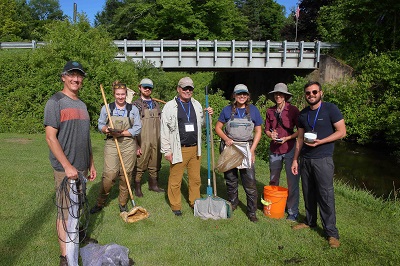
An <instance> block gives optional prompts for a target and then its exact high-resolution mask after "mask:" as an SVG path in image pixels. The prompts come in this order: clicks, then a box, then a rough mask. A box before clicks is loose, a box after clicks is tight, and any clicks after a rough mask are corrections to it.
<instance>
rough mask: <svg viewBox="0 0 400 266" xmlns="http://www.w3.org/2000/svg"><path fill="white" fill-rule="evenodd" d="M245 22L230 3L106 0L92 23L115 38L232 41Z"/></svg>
mask: <svg viewBox="0 0 400 266" xmlns="http://www.w3.org/2000/svg"><path fill="white" fill-rule="evenodd" d="M246 23H247V20H246V18H245V17H244V16H243V15H241V13H240V12H239V11H238V10H237V8H236V6H235V5H234V3H233V1H231V0H219V1H218V0H158V1H155V0H123V1H115V0H108V1H107V2H106V6H105V10H103V11H102V12H101V13H99V14H97V15H96V21H95V25H96V26H102V27H105V28H106V29H107V30H108V31H109V32H110V33H111V34H112V35H113V36H114V37H115V38H116V39H124V38H126V39H161V38H162V39H235V38H236V37H238V36H239V38H241V37H243V36H245V33H246V29H247V28H246Z"/></svg>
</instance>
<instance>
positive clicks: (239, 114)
mask: <svg viewBox="0 0 400 266" xmlns="http://www.w3.org/2000/svg"><path fill="white" fill-rule="evenodd" d="M236 110H237V113H238V116H239V118H243V117H244V114H245V113H246V109H244V110H243V113H242V114H241V113H240V110H239V108H237V109H236Z"/></svg>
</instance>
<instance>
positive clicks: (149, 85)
mask: <svg viewBox="0 0 400 266" xmlns="http://www.w3.org/2000/svg"><path fill="white" fill-rule="evenodd" d="M139 91H140V97H139V98H138V99H137V100H136V101H134V102H133V104H134V105H135V106H136V107H137V108H138V109H139V113H140V117H141V121H142V131H141V133H140V134H139V135H138V136H137V137H136V141H137V153H136V154H137V161H136V167H135V169H134V171H133V177H134V180H135V181H134V185H135V195H136V196H137V197H143V193H142V188H141V184H140V182H141V180H142V176H143V173H144V172H145V171H146V170H147V171H148V172H149V177H148V183H149V190H150V191H154V192H165V190H164V189H162V188H160V187H158V173H159V171H160V168H161V153H160V123H161V122H160V121H161V120H160V119H161V109H160V105H159V104H158V102H157V101H155V100H153V99H152V98H151V94H152V92H153V81H152V80H151V79H148V78H144V79H142V80H141V81H140V84H139Z"/></svg>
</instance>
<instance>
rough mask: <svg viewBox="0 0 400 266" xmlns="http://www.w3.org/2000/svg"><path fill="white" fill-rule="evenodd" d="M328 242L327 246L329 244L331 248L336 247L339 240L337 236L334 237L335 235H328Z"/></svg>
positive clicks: (338, 245)
mask: <svg viewBox="0 0 400 266" xmlns="http://www.w3.org/2000/svg"><path fill="white" fill-rule="evenodd" d="M328 243H329V246H330V247H331V248H338V247H340V241H339V239H337V238H335V237H333V236H330V237H328Z"/></svg>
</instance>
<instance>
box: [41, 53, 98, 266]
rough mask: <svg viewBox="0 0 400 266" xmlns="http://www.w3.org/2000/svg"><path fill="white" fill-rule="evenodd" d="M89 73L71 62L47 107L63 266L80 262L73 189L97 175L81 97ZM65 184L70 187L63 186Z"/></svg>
mask: <svg viewBox="0 0 400 266" xmlns="http://www.w3.org/2000/svg"><path fill="white" fill-rule="evenodd" d="M85 75H86V73H85V71H84V70H83V67H82V65H81V64H79V63H78V62H74V61H69V62H67V64H66V65H65V67H64V70H63V72H62V73H61V80H62V82H63V83H64V87H63V89H62V91H60V92H57V93H56V94H54V95H53V96H52V97H51V98H50V99H49V100H48V101H47V103H46V107H45V110H44V126H45V131H46V141H47V144H48V146H49V149H50V156H49V157H50V163H51V166H52V167H53V169H54V181H55V188H56V190H57V206H58V215H57V233H58V239H59V241H58V242H59V245H60V250H61V256H60V265H68V261H69V262H70V263H69V264H70V265H75V264H76V265H78V248H79V236H78V237H77V238H78V239H77V241H75V239H71V231H70V229H69V228H66V226H65V225H68V226H69V225H70V224H72V223H74V222H75V224H76V225H77V226H79V223H78V219H79V217H71V214H70V213H71V208H72V205H73V204H72V201H69V199H70V197H71V196H70V195H68V194H69V190H73V189H74V188H75V189H77V190H78V191H79V190H80V185H79V182H75V181H77V180H79V178H78V177H79V176H81V177H82V176H83V177H84V176H86V175H87V173H88V171H89V172H90V175H89V180H91V181H92V180H94V179H95V178H96V169H95V167H94V162H93V154H92V148H91V142H90V132H89V129H90V119H89V113H88V111H87V108H86V105H85V104H84V103H83V102H82V101H81V100H80V99H79V98H78V94H79V90H80V89H81V87H82V83H83V78H84V76H85ZM62 184H63V185H64V186H66V190H62V189H60V185H62ZM65 184H67V185H65ZM73 185H75V187H74V186H73ZM83 190H84V189H83ZM83 193H84V192H83ZM77 211H78V212H79V210H77ZM74 229H75V228H74ZM76 229H77V228H76ZM78 233H79V229H77V230H76V234H77V235H78ZM71 242H72V243H71ZM76 242H77V243H76ZM71 245H72V248H71V247H70V246H71ZM67 250H68V251H67Z"/></svg>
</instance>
